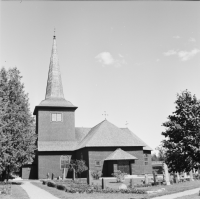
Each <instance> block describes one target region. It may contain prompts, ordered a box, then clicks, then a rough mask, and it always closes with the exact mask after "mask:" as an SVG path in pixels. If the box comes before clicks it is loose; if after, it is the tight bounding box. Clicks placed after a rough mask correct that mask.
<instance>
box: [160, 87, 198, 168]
mask: <svg viewBox="0 0 200 199" xmlns="http://www.w3.org/2000/svg"><path fill="white" fill-rule="evenodd" d="M175 104H176V110H175V112H173V113H172V115H169V116H168V121H167V122H165V123H163V126H164V127H166V129H165V131H164V132H162V135H164V136H165V140H163V141H162V144H163V148H164V149H165V162H166V164H167V165H168V167H169V169H170V171H172V172H183V171H185V172H189V171H190V170H192V169H193V168H195V169H198V167H199V166H200V102H199V101H198V100H197V98H196V96H195V95H193V96H192V94H191V93H190V92H189V91H188V90H185V91H183V92H182V93H181V94H178V95H177V100H176V101H175Z"/></svg>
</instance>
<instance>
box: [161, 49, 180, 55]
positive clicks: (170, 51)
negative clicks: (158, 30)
mask: <svg viewBox="0 0 200 199" xmlns="http://www.w3.org/2000/svg"><path fill="white" fill-rule="evenodd" d="M176 53H177V52H176V51H175V50H169V51H167V52H165V53H163V54H164V55H165V56H170V55H175V54H176Z"/></svg>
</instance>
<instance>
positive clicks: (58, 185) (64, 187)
mask: <svg viewBox="0 0 200 199" xmlns="http://www.w3.org/2000/svg"><path fill="white" fill-rule="evenodd" d="M56 188H57V189H59V190H64V191H66V186H65V185H63V184H57V186H56Z"/></svg>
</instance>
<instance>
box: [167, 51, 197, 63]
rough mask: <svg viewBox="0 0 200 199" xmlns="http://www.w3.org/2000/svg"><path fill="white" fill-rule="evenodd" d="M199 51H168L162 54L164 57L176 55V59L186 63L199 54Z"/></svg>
mask: <svg viewBox="0 0 200 199" xmlns="http://www.w3.org/2000/svg"><path fill="white" fill-rule="evenodd" d="M199 52H200V50H199V49H197V48H195V49H193V50H191V51H178V50H176V51H175V50H169V51H168V52H165V53H163V54H164V55H165V56H170V55H178V57H179V58H180V59H181V61H187V60H189V59H191V58H192V57H194V56H195V55H196V54H197V53H199Z"/></svg>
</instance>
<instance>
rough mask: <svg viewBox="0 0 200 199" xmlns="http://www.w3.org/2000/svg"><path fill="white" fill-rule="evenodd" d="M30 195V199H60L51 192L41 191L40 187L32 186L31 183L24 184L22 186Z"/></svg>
mask: <svg viewBox="0 0 200 199" xmlns="http://www.w3.org/2000/svg"><path fill="white" fill-rule="evenodd" d="M20 186H21V187H22V188H23V189H24V190H25V191H26V193H27V194H28V196H29V197H30V199H39V198H42V199H59V198H57V197H55V196H53V195H52V194H50V193H49V192H47V191H45V190H43V189H40V188H39V187H36V186H35V185H33V184H31V183H30V182H25V181H24V182H23V184H21V185H20Z"/></svg>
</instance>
